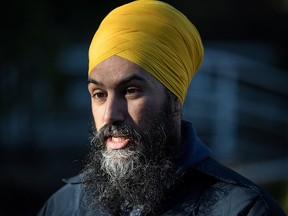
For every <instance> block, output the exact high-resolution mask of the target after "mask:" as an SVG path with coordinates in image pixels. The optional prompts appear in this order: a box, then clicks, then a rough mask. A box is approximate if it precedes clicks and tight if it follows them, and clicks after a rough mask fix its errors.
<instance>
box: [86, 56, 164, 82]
mask: <svg viewBox="0 0 288 216" xmlns="http://www.w3.org/2000/svg"><path fill="white" fill-rule="evenodd" d="M132 76H133V77H135V76H136V77H138V78H142V79H143V80H145V81H147V82H150V83H152V84H154V85H161V86H162V84H161V83H160V82H159V81H158V80H157V79H156V78H154V77H153V76H152V75H151V74H149V73H148V72H147V71H146V70H144V69H143V68H142V67H140V66H139V65H137V64H135V63H133V62H131V61H129V60H126V59H124V58H122V57H119V56H116V55H114V56H111V57H109V58H108V59H106V60H104V61H103V62H101V63H100V64H98V65H97V66H96V67H95V68H93V70H92V71H91V73H90V74H89V79H94V80H96V81H99V82H105V83H111V82H120V81H121V80H123V79H128V78H129V77H132Z"/></svg>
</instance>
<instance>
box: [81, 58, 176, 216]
mask: <svg viewBox="0 0 288 216" xmlns="http://www.w3.org/2000/svg"><path fill="white" fill-rule="evenodd" d="M88 81H89V84H88V88H89V92H90V94H91V101H92V113H93V121H94V122H93V124H92V136H91V144H92V152H91V153H90V155H89V160H88V164H87V165H86V166H85V168H84V169H83V170H82V174H83V175H82V176H83V182H84V189H83V192H84V195H85V197H86V201H87V204H88V205H89V206H91V207H93V208H96V209H97V208H99V206H102V207H103V206H104V208H105V209H106V210H107V209H108V210H109V211H110V213H112V214H115V213H116V212H119V211H120V210H119V209H123V208H124V209H129V210H132V209H135V208H136V209H137V208H139V206H140V207H141V208H143V209H144V211H154V210H155V208H157V206H158V203H159V202H161V200H162V199H163V197H164V194H165V193H166V191H167V189H168V188H169V187H171V185H173V183H174V182H175V178H176V172H177V168H176V165H175V157H176V149H177V147H176V146H179V143H180V136H181V134H180V131H179V128H180V125H179V122H177V121H178V120H179V119H178V120H176V119H175V115H174V113H173V110H174V105H173V104H174V103H173V101H174V100H173V99H172V98H173V97H172V96H171V94H169V93H168V92H167V90H166V89H165V88H164V87H163V86H162V84H160V83H159V82H158V81H157V80H156V79H155V78H153V77H152V76H151V75H150V74H148V73H147V72H146V71H144V70H143V69H142V68H140V67H139V66H137V65H136V64H134V63H131V62H130V61H127V60H125V59H123V58H120V57H117V56H113V57H111V58H109V59H107V60H106V61H103V62H102V63H101V64H99V65H98V66H97V67H96V68H94V70H93V71H92V72H91V74H90V76H89V80H88ZM123 203H124V204H125V206H123Z"/></svg>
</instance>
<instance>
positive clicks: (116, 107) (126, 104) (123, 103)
mask: <svg viewBox="0 0 288 216" xmlns="http://www.w3.org/2000/svg"><path fill="white" fill-rule="evenodd" d="M88 81H89V84H88V89H89V93H90V95H91V103H92V112H93V117H94V121H95V124H96V129H97V131H99V130H100V129H101V128H102V127H103V126H105V125H109V124H114V123H117V122H121V123H124V124H126V125H130V126H133V127H136V128H139V129H143V128H145V127H147V126H148V125H146V124H145V123H146V122H147V121H146V122H145V121H144V119H145V120H146V119H147V118H148V117H149V116H155V115H157V113H161V112H163V105H164V101H165V100H167V94H165V88H164V87H163V85H162V84H160V82H158V81H157V80H156V79H155V78H154V77H153V76H151V75H150V74H149V73H147V72H146V71H144V70H143V69H142V68H141V67H139V66H138V65H136V64H134V63H132V62H130V61H128V60H126V59H123V58H121V57H118V56H112V57H110V58H108V59H107V60H105V61H103V62H102V63H100V64H99V65H97V66H96V67H95V68H94V69H93V70H92V71H91V73H90V76H89V80H88ZM128 144H129V139H127V137H118V136H111V137H109V138H108V139H107V141H106V148H107V149H108V150H110V149H111V150H116V149H122V148H125V146H127V145H128Z"/></svg>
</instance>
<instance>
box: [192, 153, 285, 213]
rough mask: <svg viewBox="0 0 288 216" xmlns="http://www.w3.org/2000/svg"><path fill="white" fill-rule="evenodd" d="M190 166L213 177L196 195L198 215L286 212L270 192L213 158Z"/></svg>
mask: <svg viewBox="0 0 288 216" xmlns="http://www.w3.org/2000/svg"><path fill="white" fill-rule="evenodd" d="M192 169H193V170H197V171H198V172H200V173H202V174H204V175H205V176H206V177H205V178H207V179H210V178H212V179H214V180H215V183H213V184H211V185H210V186H209V187H207V188H206V189H205V190H204V191H203V193H202V194H201V196H200V198H199V202H198V204H199V205H198V207H197V209H198V211H199V215H249V216H253V215H279V216H280V215H285V214H284V212H283V211H282V210H281V208H280V207H279V205H278V204H277V203H276V201H275V200H274V198H273V197H272V196H271V195H270V194H269V193H267V192H266V191H265V190H263V189H261V188H260V187H259V186H258V185H256V184H255V183H253V182H252V181H250V180H248V179H247V178H245V177H243V176H242V175H240V174H238V173H236V172H235V171H233V170H231V169H229V168H228V167H225V166H223V165H221V164H220V163H218V162H217V161H215V160H213V159H212V158H209V159H207V160H204V161H203V162H201V163H198V164H195V165H194V166H193V167H192ZM188 172H189V171H188ZM200 213H201V214H200Z"/></svg>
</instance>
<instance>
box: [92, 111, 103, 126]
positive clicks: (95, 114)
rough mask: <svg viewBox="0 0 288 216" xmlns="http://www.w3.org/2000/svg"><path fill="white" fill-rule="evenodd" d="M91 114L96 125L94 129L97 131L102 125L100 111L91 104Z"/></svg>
mask: <svg viewBox="0 0 288 216" xmlns="http://www.w3.org/2000/svg"><path fill="white" fill-rule="evenodd" d="M92 114H93V120H94V123H95V126H96V130H97V131H99V130H100V129H101V127H102V126H103V125H102V124H103V123H102V122H101V118H100V116H101V111H100V110H99V109H95V108H93V106H92Z"/></svg>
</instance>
